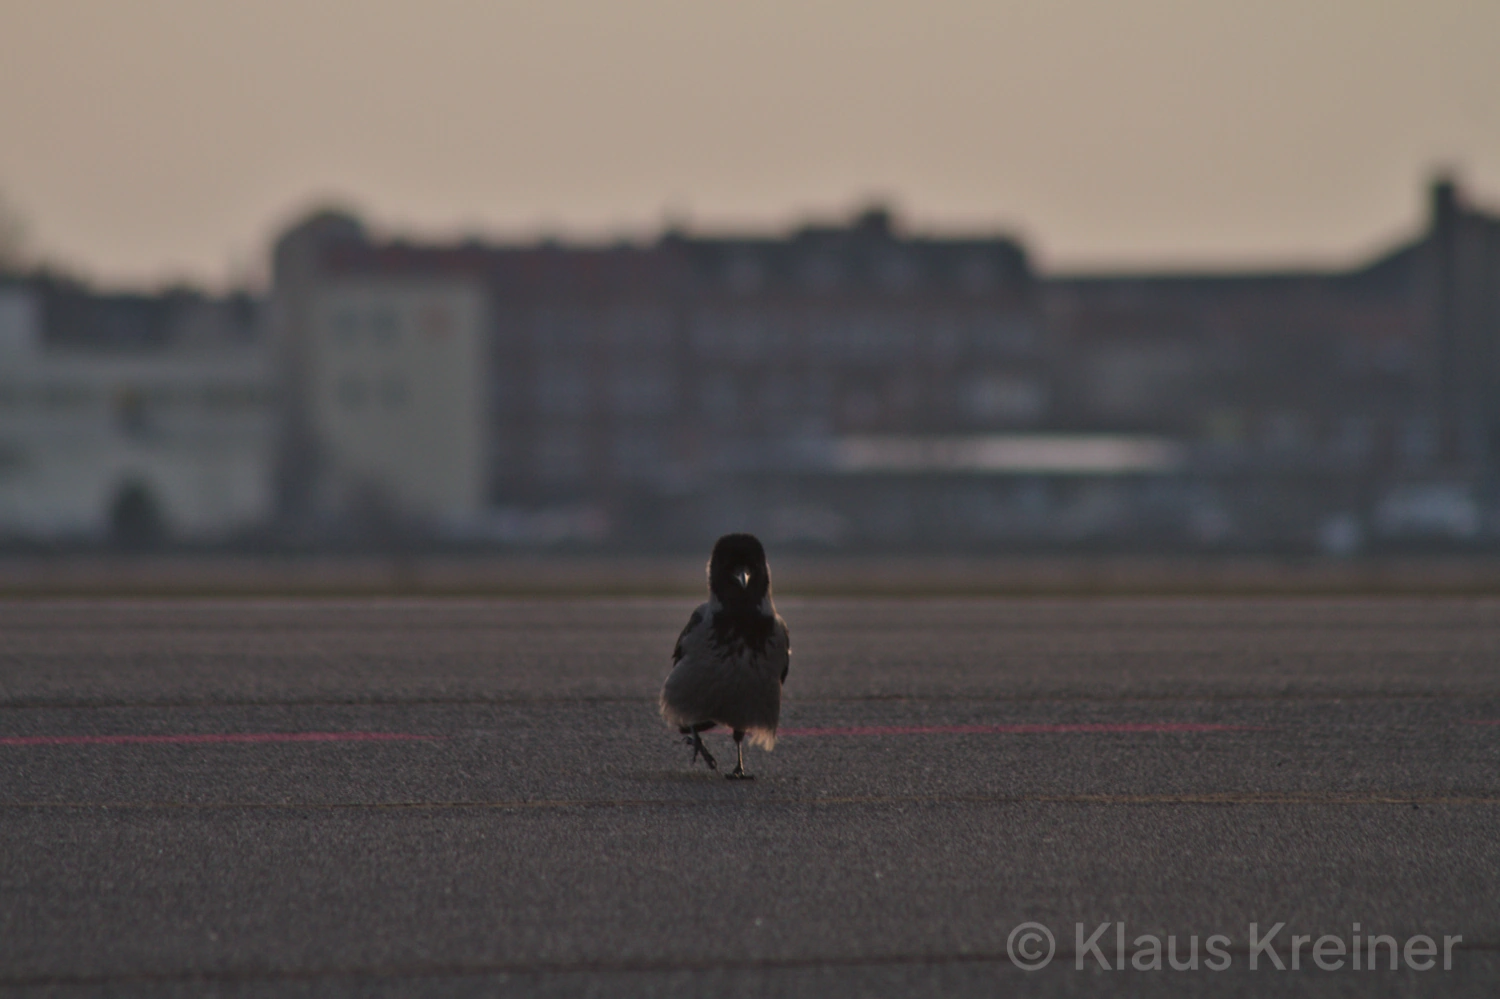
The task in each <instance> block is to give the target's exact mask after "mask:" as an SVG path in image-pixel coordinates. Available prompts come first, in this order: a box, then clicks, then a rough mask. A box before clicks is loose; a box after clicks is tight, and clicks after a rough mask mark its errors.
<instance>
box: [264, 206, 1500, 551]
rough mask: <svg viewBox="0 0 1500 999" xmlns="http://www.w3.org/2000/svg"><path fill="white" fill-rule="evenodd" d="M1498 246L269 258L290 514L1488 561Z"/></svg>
mask: <svg viewBox="0 0 1500 999" xmlns="http://www.w3.org/2000/svg"><path fill="white" fill-rule="evenodd" d="M1497 233H1500V220H1497V219H1496V218H1494V217H1492V216H1488V215H1486V214H1484V213H1482V212H1479V211H1477V210H1475V209H1473V208H1471V207H1468V206H1466V205H1465V204H1464V201H1463V198H1462V196H1461V195H1460V193H1459V192H1458V191H1457V189H1456V188H1455V187H1454V185H1453V184H1452V183H1451V182H1449V181H1446V180H1443V181H1439V182H1438V183H1437V184H1435V185H1434V187H1433V188H1432V192H1431V216H1430V220H1429V224H1428V226H1427V228H1426V231H1424V232H1423V233H1421V234H1420V235H1419V236H1418V237H1417V238H1415V239H1414V240H1412V241H1410V242H1408V243H1406V244H1404V245H1402V246H1399V247H1397V248H1395V249H1394V250H1393V251H1391V252H1390V253H1388V254H1386V255H1384V256H1382V257H1380V258H1379V259H1376V260H1374V261H1372V262H1370V263H1368V264H1364V265H1361V266H1357V267H1354V268H1352V269H1349V270H1345V271H1310V270H1303V271H1287V272H1276V273H1230V274H1199V273H1187V274H1159V273H1156V274H1144V275H1104V276H1087V275H1070V276H1059V277H1045V278H1038V277H1037V276H1036V275H1035V274H1034V273H1033V272H1032V270H1031V269H1030V267H1029V265H1028V262H1027V259H1026V255H1025V253H1024V251H1023V250H1022V248H1021V247H1020V246H1019V245H1018V244H1017V243H1016V242H1014V241H1013V240H1010V239H1008V238H1005V237H1000V236H996V237H992V238H973V239H962V238H925V237H919V236H914V235H911V234H908V233H905V232H903V231H901V230H900V228H899V227H898V226H896V225H895V224H893V221H892V219H891V218H890V216H889V215H888V214H887V213H886V212H884V211H882V210H880V209H878V208H876V209H871V210H869V211H867V212H865V213H863V214H861V215H859V216H857V217H855V218H852V219H850V220H849V221H848V222H847V223H845V224H840V225H828V226H808V227H805V228H803V229H800V230H798V231H795V232H792V233H789V234H786V235H784V236H775V237H745V236H734V235H726V236H707V235H702V234H687V233H683V232H671V231H669V232H667V233H665V234H664V235H663V236H662V237H661V238H660V239H658V240H657V241H655V242H652V243H650V244H619V245H613V246H602V247H601V246H592V247H591V246H564V245H558V244H551V243H542V244H533V245H486V244H481V243H477V242H466V243H461V244H453V245H412V244H409V243H404V242H400V241H384V240H378V239H374V238H372V237H371V236H370V235H369V234H368V233H367V232H366V230H365V229H364V227H363V226H362V225H361V224H360V222H359V221H358V220H356V219H354V218H352V217H349V216H346V215H340V214H337V213H324V214H320V215H317V216H314V217H312V218H310V219H308V220H307V221H306V222H304V223H303V224H301V225H299V226H298V227H296V228H294V229H293V230H291V231H290V232H288V233H287V234H286V235H285V236H284V237H283V239H282V240H281V241H280V243H279V244H278V247H277V252H276V259H277V267H276V289H275V296H274V297H275V313H276V316H277V323H276V328H277V330H278V334H279V337H278V339H279V347H278V351H279V353H278V357H279V359H280V361H279V363H280V370H281V381H282V383H283V384H284V385H285V386H286V387H287V390H288V397H287V406H286V410H285V412H286V421H285V426H284V433H283V442H282V447H281V453H282V456H283V462H282V477H281V484H280V489H279V495H280V498H281V508H282V510H283V513H284V516H285V519H286V522H287V523H290V524H295V525H302V526H301V528H299V529H302V530H307V531H311V532H312V533H313V534H314V535H315V536H317V535H319V534H326V533H327V532H328V531H329V530H335V531H337V530H340V529H345V528H350V529H352V528H357V527H359V525H363V527H364V529H367V530H368V529H372V528H373V527H378V526H379V525H381V524H384V525H387V526H390V525H401V526H402V529H413V528H415V529H417V530H420V531H424V532H428V533H430V532H434V531H436V532H438V533H442V534H446V535H448V536H450V537H454V538H460V539H462V538H468V539H478V540H483V539H489V540H494V541H500V542H555V541H566V540H574V541H579V542H587V543H600V542H605V543H609V544H612V545H626V546H628V545H632V544H640V545H660V544H663V543H681V544H699V543H701V541H702V540H703V539H705V538H709V537H711V536H713V535H714V534H715V533H717V532H719V531H721V530H725V529H729V528H742V529H749V530H754V531H757V532H760V533H762V534H764V535H766V536H767V537H769V538H771V539H773V540H776V541H778V542H782V543H788V542H805V543H808V544H815V545H855V544H867V545H875V546H878V547H883V548H893V547H912V548H950V549H951V548H968V547H972V546H974V545H979V546H985V545H989V546H998V547H1007V548H1014V547H1016V546H1027V545H1042V546H1056V545H1059V544H1076V545H1094V546H1098V545H1106V546H1108V545H1126V546H1141V545H1151V546H1179V547H1181V546H1187V547H1195V548H1201V547H1210V548H1214V547H1219V548H1223V547H1242V548H1266V547H1281V548H1287V547H1290V548H1305V549H1315V548H1322V549H1324V550H1332V551H1352V550H1355V549H1357V548H1359V547H1361V546H1363V545H1365V544H1368V543H1383V542H1386V541H1390V542H1401V541H1404V540H1414V541H1424V540H1425V541H1432V540H1440V541H1464V542H1472V541H1475V540H1476V539H1482V538H1485V537H1492V536H1496V535H1500V524H1497V523H1496V522H1495V512H1496V511H1497V510H1500V484H1497V466H1500V356H1497V349H1500V348H1497V343H1500V235H1497Z"/></svg>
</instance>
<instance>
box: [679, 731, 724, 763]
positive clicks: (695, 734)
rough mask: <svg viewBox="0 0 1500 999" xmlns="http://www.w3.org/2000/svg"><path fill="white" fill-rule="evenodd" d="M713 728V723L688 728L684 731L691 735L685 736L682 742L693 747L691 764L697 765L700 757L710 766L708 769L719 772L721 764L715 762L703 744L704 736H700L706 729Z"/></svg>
mask: <svg viewBox="0 0 1500 999" xmlns="http://www.w3.org/2000/svg"><path fill="white" fill-rule="evenodd" d="M713 727H714V723H713V722H700V723H699V724H697V725H691V726H689V727H688V728H685V729H683V730H682V731H684V732H687V733H690V734H689V735H686V736H684V737H683V740H682V741H683V743H684V744H685V745H689V746H692V747H693V758H692V759H691V760H690V761H689V762H690V763H697V762H698V757H699V756H702V757H703V762H704V763H707V764H708V769H710V770H717V769H719V762H718V761H717V760H715V759H714V758H713V756H712V755H711V754H710V753H709V751H708V747H707V746H705V745H704V744H703V736H702V735H700V734H699V733H701V732H702V731H703V730H704V729H710V728H713Z"/></svg>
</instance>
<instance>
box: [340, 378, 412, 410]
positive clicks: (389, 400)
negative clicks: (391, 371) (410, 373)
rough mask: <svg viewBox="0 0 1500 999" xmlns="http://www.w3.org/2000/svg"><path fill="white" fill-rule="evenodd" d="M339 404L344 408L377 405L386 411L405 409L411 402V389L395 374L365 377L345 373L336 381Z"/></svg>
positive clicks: (361, 407) (359, 408) (362, 407)
mask: <svg viewBox="0 0 1500 999" xmlns="http://www.w3.org/2000/svg"><path fill="white" fill-rule="evenodd" d="M338 400H339V404H340V405H341V406H343V407H344V408H345V409H346V410H362V409H365V408H367V407H379V408H381V409H384V410H387V411H398V410H402V409H405V408H406V406H407V404H408V403H410V402H411V390H410V388H409V387H408V386H407V384H406V381H405V379H403V378H401V377H399V376H397V375H389V376H386V377H385V378H374V379H366V378H360V377H358V376H357V375H345V376H344V377H343V378H340V379H339V383H338Z"/></svg>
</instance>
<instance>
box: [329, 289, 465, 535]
mask: <svg viewBox="0 0 1500 999" xmlns="http://www.w3.org/2000/svg"><path fill="white" fill-rule="evenodd" d="M488 323H489V309H488V306H487V298H486V295H485V293H484V290H483V289H482V288H481V287H479V286H476V285H472V284H469V283H466V282H463V281H454V280H452V279H436V280H425V279H421V278H400V279H394V280H381V279H374V278H357V279H345V280H333V281H331V282H330V283H328V284H326V285H324V286H323V287H322V288H320V289H319V291H318V292H317V294H316V298H315V299H314V301H313V304H312V323H311V328H310V330H309V334H310V343H309V344H308V347H309V350H308V356H309V361H310V368H311V386H312V393H311V394H312V406H311V415H312V422H313V432H314V434H315V437H316V440H317V444H318V447H319V449H320V452H321V454H320V457H321V459H322V461H323V466H324V469H325V473H324V481H323V482H322V484H321V485H322V493H323V496H324V499H325V502H326V503H327V505H328V507H329V508H330V509H331V510H334V511H337V510H343V509H348V508H350V506H351V505H358V504H359V503H361V502H374V503H377V504H379V505H381V506H383V507H386V508H388V509H389V511H390V512H391V513H394V514H398V515H400V516H402V517H406V518H415V519H418V520H423V521H428V522H455V521H457V522H464V521H470V520H473V519H474V518H475V517H477V516H478V515H479V514H480V513H481V512H482V511H483V510H484V509H485V507H486V505H487V499H488V497H487V495H486V493H487V482H488V479H487V474H486V469H487V459H488V453H487V447H486V433H485V431H486V428H487V427H488V426H489V423H490V420H489V418H488V417H489V414H488V410H487V403H486V398H487V396H486V391H485V386H486V383H487V375H488V371H489V365H488V357H487V353H486V343H487V336H486V333H487V329H488Z"/></svg>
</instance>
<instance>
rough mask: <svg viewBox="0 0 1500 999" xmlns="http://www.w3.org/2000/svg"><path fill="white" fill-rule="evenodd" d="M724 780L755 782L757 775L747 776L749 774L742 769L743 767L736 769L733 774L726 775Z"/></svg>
mask: <svg viewBox="0 0 1500 999" xmlns="http://www.w3.org/2000/svg"><path fill="white" fill-rule="evenodd" d="M724 779H725V780H754V779H755V775H754V774H747V773H745V771H744V769H743V768H741V767H735V768H734V771H733V772H732V773H727V774H725V775H724Z"/></svg>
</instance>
